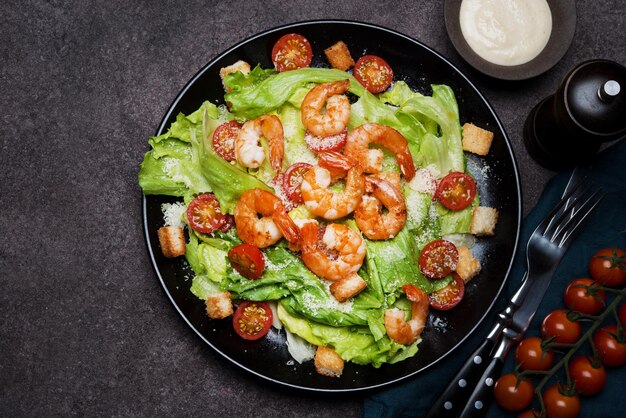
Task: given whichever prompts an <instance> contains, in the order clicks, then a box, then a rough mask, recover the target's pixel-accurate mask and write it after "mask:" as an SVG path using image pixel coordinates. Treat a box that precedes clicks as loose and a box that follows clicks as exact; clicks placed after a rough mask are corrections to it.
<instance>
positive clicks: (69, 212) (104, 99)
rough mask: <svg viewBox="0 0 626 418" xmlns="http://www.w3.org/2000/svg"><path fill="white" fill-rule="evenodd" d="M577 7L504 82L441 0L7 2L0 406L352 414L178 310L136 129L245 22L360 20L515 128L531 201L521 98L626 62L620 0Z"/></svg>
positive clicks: (1, 32) (60, 410)
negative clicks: (481, 69)
mask: <svg viewBox="0 0 626 418" xmlns="http://www.w3.org/2000/svg"><path fill="white" fill-rule="evenodd" d="M577 9H578V26H577V30H576V35H575V38H574V41H573V43H572V46H571V48H570V49H569V51H568V53H567V54H566V55H565V57H564V58H563V59H562V60H561V61H560V62H559V63H558V64H557V65H556V66H555V67H554V68H553V69H552V70H550V71H549V72H548V73H546V74H544V75H542V76H540V77H537V78H535V79H532V80H527V81H523V82H517V83H510V82H497V81H494V80H491V79H489V78H487V77H483V76H481V75H479V74H477V73H476V72H474V71H472V70H471V69H470V68H469V66H468V65H466V64H465V63H463V62H462V60H461V59H460V58H459V56H458V55H457V54H456V53H455V51H454V50H453V48H452V45H451V44H450V42H449V40H448V38H447V35H446V32H445V27H444V24H443V6H442V2H430V1H420V2H408V1H407V2H396V1H394V2H389V1H379V2H377V3H376V5H375V6H363V5H362V4H360V5H356V4H355V5H352V3H350V2H331V1H316V2H307V1H300V0H298V1H291V2H289V3H283V2H277V1H271V2H263V3H261V2H258V3H254V4H248V3H247V2H235V1H231V2H218V3H215V2H199V1H196V2H189V3H186V4H184V5H182V4H177V3H175V2H147V1H142V2H123V1H106V2H105V1H102V2H83V1H68V2H61V1H19V2H18V1H4V2H2V3H1V4H0V15H1V16H2V19H0V39H1V42H0V62H1V64H0V92H2V102H1V104H0V106H1V107H2V108H1V112H0V114H1V115H2V118H3V119H2V122H3V123H2V124H1V125H0V138H1V139H0V140H1V141H2V142H1V143H2V148H1V150H0V207H1V208H2V210H1V211H0V237H1V238H2V239H1V241H0V284H1V285H2V291H1V292H0V307H1V310H0V353H1V356H2V358H1V360H0V414H2V415H6V416H11V415H44V416H47V415H72V414H73V415H81V416H83V415H200V414H204V415H208V416H211V415H222V416H237V415H243V416H251V415H259V416H275V415H278V414H279V413H280V414H281V415H284V416H358V415H359V414H360V410H361V397H360V396H341V397H339V396H338V397H333V396H327V395H303V394H300V393H292V392H286V391H285V390H284V389H281V388H278V387H275V386H271V385H268V384H267V383H265V382H260V381H259V380H257V379H255V378H252V377H251V376H250V375H248V374H246V373H244V372H242V371H239V370H237V369H234V368H233V367H231V366H230V365H229V364H227V363H226V362H225V361H224V360H222V359H221V358H220V357H218V356H217V355H215V354H214V353H213V352H212V351H211V350H210V349H209V348H208V347H206V346H205V345H204V344H202V343H201V341H200V340H199V339H198V338H197V336H196V335H194V334H193V332H191V331H190V330H189V329H188V328H187V327H186V325H185V324H184V323H183V321H182V320H181V319H180V318H179V316H178V315H177V314H176V313H175V311H174V310H173V309H172V307H171V305H170V304H169V302H168V301H167V300H166V298H165V296H164V293H163V291H162V290H161V288H160V285H159V283H158V281H157V280H156V277H155V275H154V273H153V271H152V267H151V265H150V262H149V259H148V257H147V253H146V248H145V244H144V238H143V230H142V223H141V213H140V196H141V192H140V190H139V188H138V186H137V182H136V179H137V169H138V164H139V162H140V160H141V158H142V155H143V153H144V152H145V151H146V150H147V143H146V140H147V138H148V136H149V135H151V134H152V133H154V131H155V129H156V126H157V124H158V123H159V121H160V119H161V117H162V115H163V113H164V111H165V109H166V108H167V106H168V105H169V103H170V102H171V100H172V99H173V98H174V96H175V95H176V94H177V93H178V91H179V89H180V88H181V87H182V86H183V85H184V83H185V82H186V81H187V80H188V79H189V78H190V77H191V76H193V75H194V74H195V72H196V71H197V70H198V69H199V68H200V67H201V66H202V65H204V64H205V63H206V62H207V61H208V60H209V59H211V58H212V57H214V56H215V55H216V54H218V53H219V52H221V51H222V50H224V49H226V48H227V47H229V46H231V45H233V44H234V43H236V42H238V41H239V40H241V39H242V38H245V37H247V36H250V35H252V34H254V33H257V32H259V31H262V30H265V29H268V28H271V27H274V26H277V25H281V24H285V23H291V22H296V21H301V20H307V19H319V18H342V19H355V20H362V21H366V22H370V23H375V24H380V25H383V26H386V27H389V28H391V29H394V30H397V31H400V32H402V33H405V34H407V35H409V36H412V37H414V38H416V39H418V40H420V41H422V42H424V43H426V44H427V45H429V46H431V47H433V48H434V49H436V50H437V51H439V52H440V53H442V54H443V55H444V56H446V57H448V58H449V59H450V60H451V61H452V62H454V63H455V64H457V65H458V66H459V67H460V68H461V69H462V70H464V71H466V72H467V74H468V75H469V77H470V78H471V79H472V80H473V81H474V82H476V84H477V85H478V86H479V88H480V89H481V90H482V91H483V93H484V94H485V95H486V96H487V98H488V99H489V100H490V101H491V103H492V104H493V106H494V107H495V109H496V112H497V113H498V115H499V116H500V118H501V120H502V122H503V124H504V126H505V128H506V130H507V132H508V134H509V136H510V139H511V141H512V143H513V147H514V149H515V152H516V155H517V158H518V162H519V166H520V170H521V174H522V185H523V196H524V202H525V212H527V211H528V209H530V208H531V207H532V206H533V204H534V202H535V201H536V199H537V197H538V196H539V192H540V191H541V189H542V186H543V184H544V183H545V181H546V180H547V179H548V178H549V177H551V175H552V173H551V172H549V171H546V170H544V169H541V168H540V167H539V166H538V165H536V164H535V163H534V162H533V161H532V160H531V159H530V158H529V157H528V156H527V154H526V152H525V150H524V147H523V144H522V138H521V132H522V124H523V122H524V118H525V116H526V114H527V113H528V111H530V109H531V108H532V107H533V106H534V104H535V103H537V102H538V101H539V100H540V99H542V98H543V97H544V96H546V95H548V94H550V93H552V92H553V91H554V90H555V89H556V86H557V84H558V81H559V80H560V79H561V78H562V77H563V76H564V75H565V73H566V72H567V71H568V70H569V69H570V68H571V67H573V66H574V65H575V64H576V63H578V62H580V61H583V60H586V59H591V58H610V59H613V60H616V61H618V62H620V63H621V64H626V43H625V42H624V37H623V33H624V31H625V29H626V27H625V21H626V10H625V9H626V7H624V3H623V1H622V0H613V1H608V0H605V1H594V0H586V1H578V2H577Z"/></svg>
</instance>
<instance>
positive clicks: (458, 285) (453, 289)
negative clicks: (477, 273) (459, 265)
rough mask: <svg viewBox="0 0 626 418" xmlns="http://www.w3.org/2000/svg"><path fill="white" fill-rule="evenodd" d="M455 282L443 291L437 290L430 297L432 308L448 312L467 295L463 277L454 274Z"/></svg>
mask: <svg viewBox="0 0 626 418" xmlns="http://www.w3.org/2000/svg"><path fill="white" fill-rule="evenodd" d="M452 277H453V278H454V280H453V281H452V282H450V284H449V285H447V286H446V287H444V288H443V289H441V290H437V291H435V292H432V293H431V294H430V295H428V299H429V301H430V307H431V308H433V309H437V310H438V311H447V310H449V309H452V308H454V307H455V306H456V305H458V304H459V302H460V301H461V299H463V295H465V282H464V281H463V279H461V276H459V275H458V274H456V272H454V271H453V272H452Z"/></svg>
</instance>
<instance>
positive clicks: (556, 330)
mask: <svg viewBox="0 0 626 418" xmlns="http://www.w3.org/2000/svg"><path fill="white" fill-rule="evenodd" d="M541 334H542V335H543V338H544V339H546V340H547V339H549V338H553V337H554V340H553V342H555V343H559V344H573V343H575V342H576V341H578V339H579V338H580V323H579V322H578V321H570V320H569V318H568V317H567V311H566V310H565V309H557V310H555V311H552V312H550V313H549V314H548V315H547V316H546V317H545V318H544V320H543V322H542V324H541Z"/></svg>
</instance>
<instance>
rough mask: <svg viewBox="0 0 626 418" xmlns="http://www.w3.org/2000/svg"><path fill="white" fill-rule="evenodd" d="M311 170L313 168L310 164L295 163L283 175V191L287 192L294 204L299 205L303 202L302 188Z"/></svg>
mask: <svg viewBox="0 0 626 418" xmlns="http://www.w3.org/2000/svg"><path fill="white" fill-rule="evenodd" d="M311 168H313V166H312V165H311V164H308V163H295V164H292V165H291V166H289V168H288V169H287V171H285V174H284V175H283V190H285V194H286V195H287V197H288V198H289V200H291V201H292V202H294V203H297V204H300V203H302V202H303V200H302V193H301V191H300V188H301V187H302V180H303V178H304V175H305V174H306V172H307V171H309V170H310V169H311Z"/></svg>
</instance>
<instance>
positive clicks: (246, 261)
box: [228, 244, 265, 280]
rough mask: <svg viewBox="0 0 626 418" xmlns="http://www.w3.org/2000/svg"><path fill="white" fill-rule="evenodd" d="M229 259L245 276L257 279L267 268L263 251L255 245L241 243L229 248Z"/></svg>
mask: <svg viewBox="0 0 626 418" xmlns="http://www.w3.org/2000/svg"><path fill="white" fill-rule="evenodd" d="M228 261H230V264H231V265H232V266H233V268H234V269H235V270H237V272H238V273H239V274H241V275H242V276H243V277H246V278H248V279H252V280H256V279H258V278H259V277H261V275H262V274H263V271H264V270H265V258H264V257H263V253H262V252H261V250H259V249H258V248H257V247H255V246H254V245H250V244H239V245H236V246H234V247H233V248H231V249H230V250H228Z"/></svg>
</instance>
